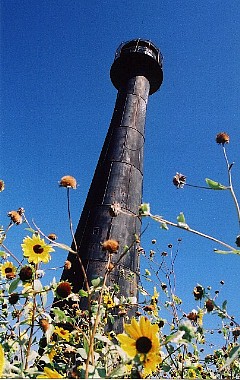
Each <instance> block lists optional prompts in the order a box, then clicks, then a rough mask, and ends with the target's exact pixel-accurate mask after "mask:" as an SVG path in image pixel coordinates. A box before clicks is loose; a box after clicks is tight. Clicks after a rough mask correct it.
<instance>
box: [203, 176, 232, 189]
mask: <svg viewBox="0 0 240 380" xmlns="http://www.w3.org/2000/svg"><path fill="white" fill-rule="evenodd" d="M205 181H206V183H207V185H208V186H209V187H210V188H211V189H213V190H227V189H228V187H226V186H224V185H222V184H221V183H219V182H216V181H213V180H212V179H209V178H205Z"/></svg>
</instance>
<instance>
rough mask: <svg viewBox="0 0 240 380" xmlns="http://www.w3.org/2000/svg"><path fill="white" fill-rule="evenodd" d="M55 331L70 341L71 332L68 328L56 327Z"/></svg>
mask: <svg viewBox="0 0 240 380" xmlns="http://www.w3.org/2000/svg"><path fill="white" fill-rule="evenodd" d="M54 332H55V333H56V334H57V335H58V336H59V337H60V338H62V339H64V340H66V341H67V342H69V340H70V332H69V331H68V330H64V329H63V328H62V327H58V326H56V327H55V330H54Z"/></svg>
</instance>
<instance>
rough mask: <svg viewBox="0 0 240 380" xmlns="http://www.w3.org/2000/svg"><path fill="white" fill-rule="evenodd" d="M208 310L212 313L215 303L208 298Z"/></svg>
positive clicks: (206, 304)
mask: <svg viewBox="0 0 240 380" xmlns="http://www.w3.org/2000/svg"><path fill="white" fill-rule="evenodd" d="M205 306H206V309H207V311H208V312H209V313H210V312H211V311H213V309H214V303H213V301H212V300H210V299H208V300H207V301H206V303H205Z"/></svg>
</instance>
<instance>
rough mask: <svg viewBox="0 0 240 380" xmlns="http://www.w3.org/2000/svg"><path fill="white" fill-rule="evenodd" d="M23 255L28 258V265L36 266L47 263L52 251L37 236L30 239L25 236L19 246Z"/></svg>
mask: <svg viewBox="0 0 240 380" xmlns="http://www.w3.org/2000/svg"><path fill="white" fill-rule="evenodd" d="M21 246H22V250H23V255H24V256H25V257H27V258H28V262H29V263H34V264H38V263H40V262H43V263H48V262H49V260H50V259H51V256H50V254H49V253H50V252H53V251H54V249H53V248H52V247H51V246H50V245H48V244H46V243H45V241H44V240H43V239H41V238H40V237H39V235H33V236H32V238H31V237H29V236H27V237H26V238H25V239H24V240H23V244H21Z"/></svg>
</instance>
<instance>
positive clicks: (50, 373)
mask: <svg viewBox="0 0 240 380" xmlns="http://www.w3.org/2000/svg"><path fill="white" fill-rule="evenodd" d="M43 371H44V374H43V375H38V376H37V378H38V379H63V376H62V375H60V373H58V372H57V371H56V370H55V369H51V368H48V367H44V369H43Z"/></svg>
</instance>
